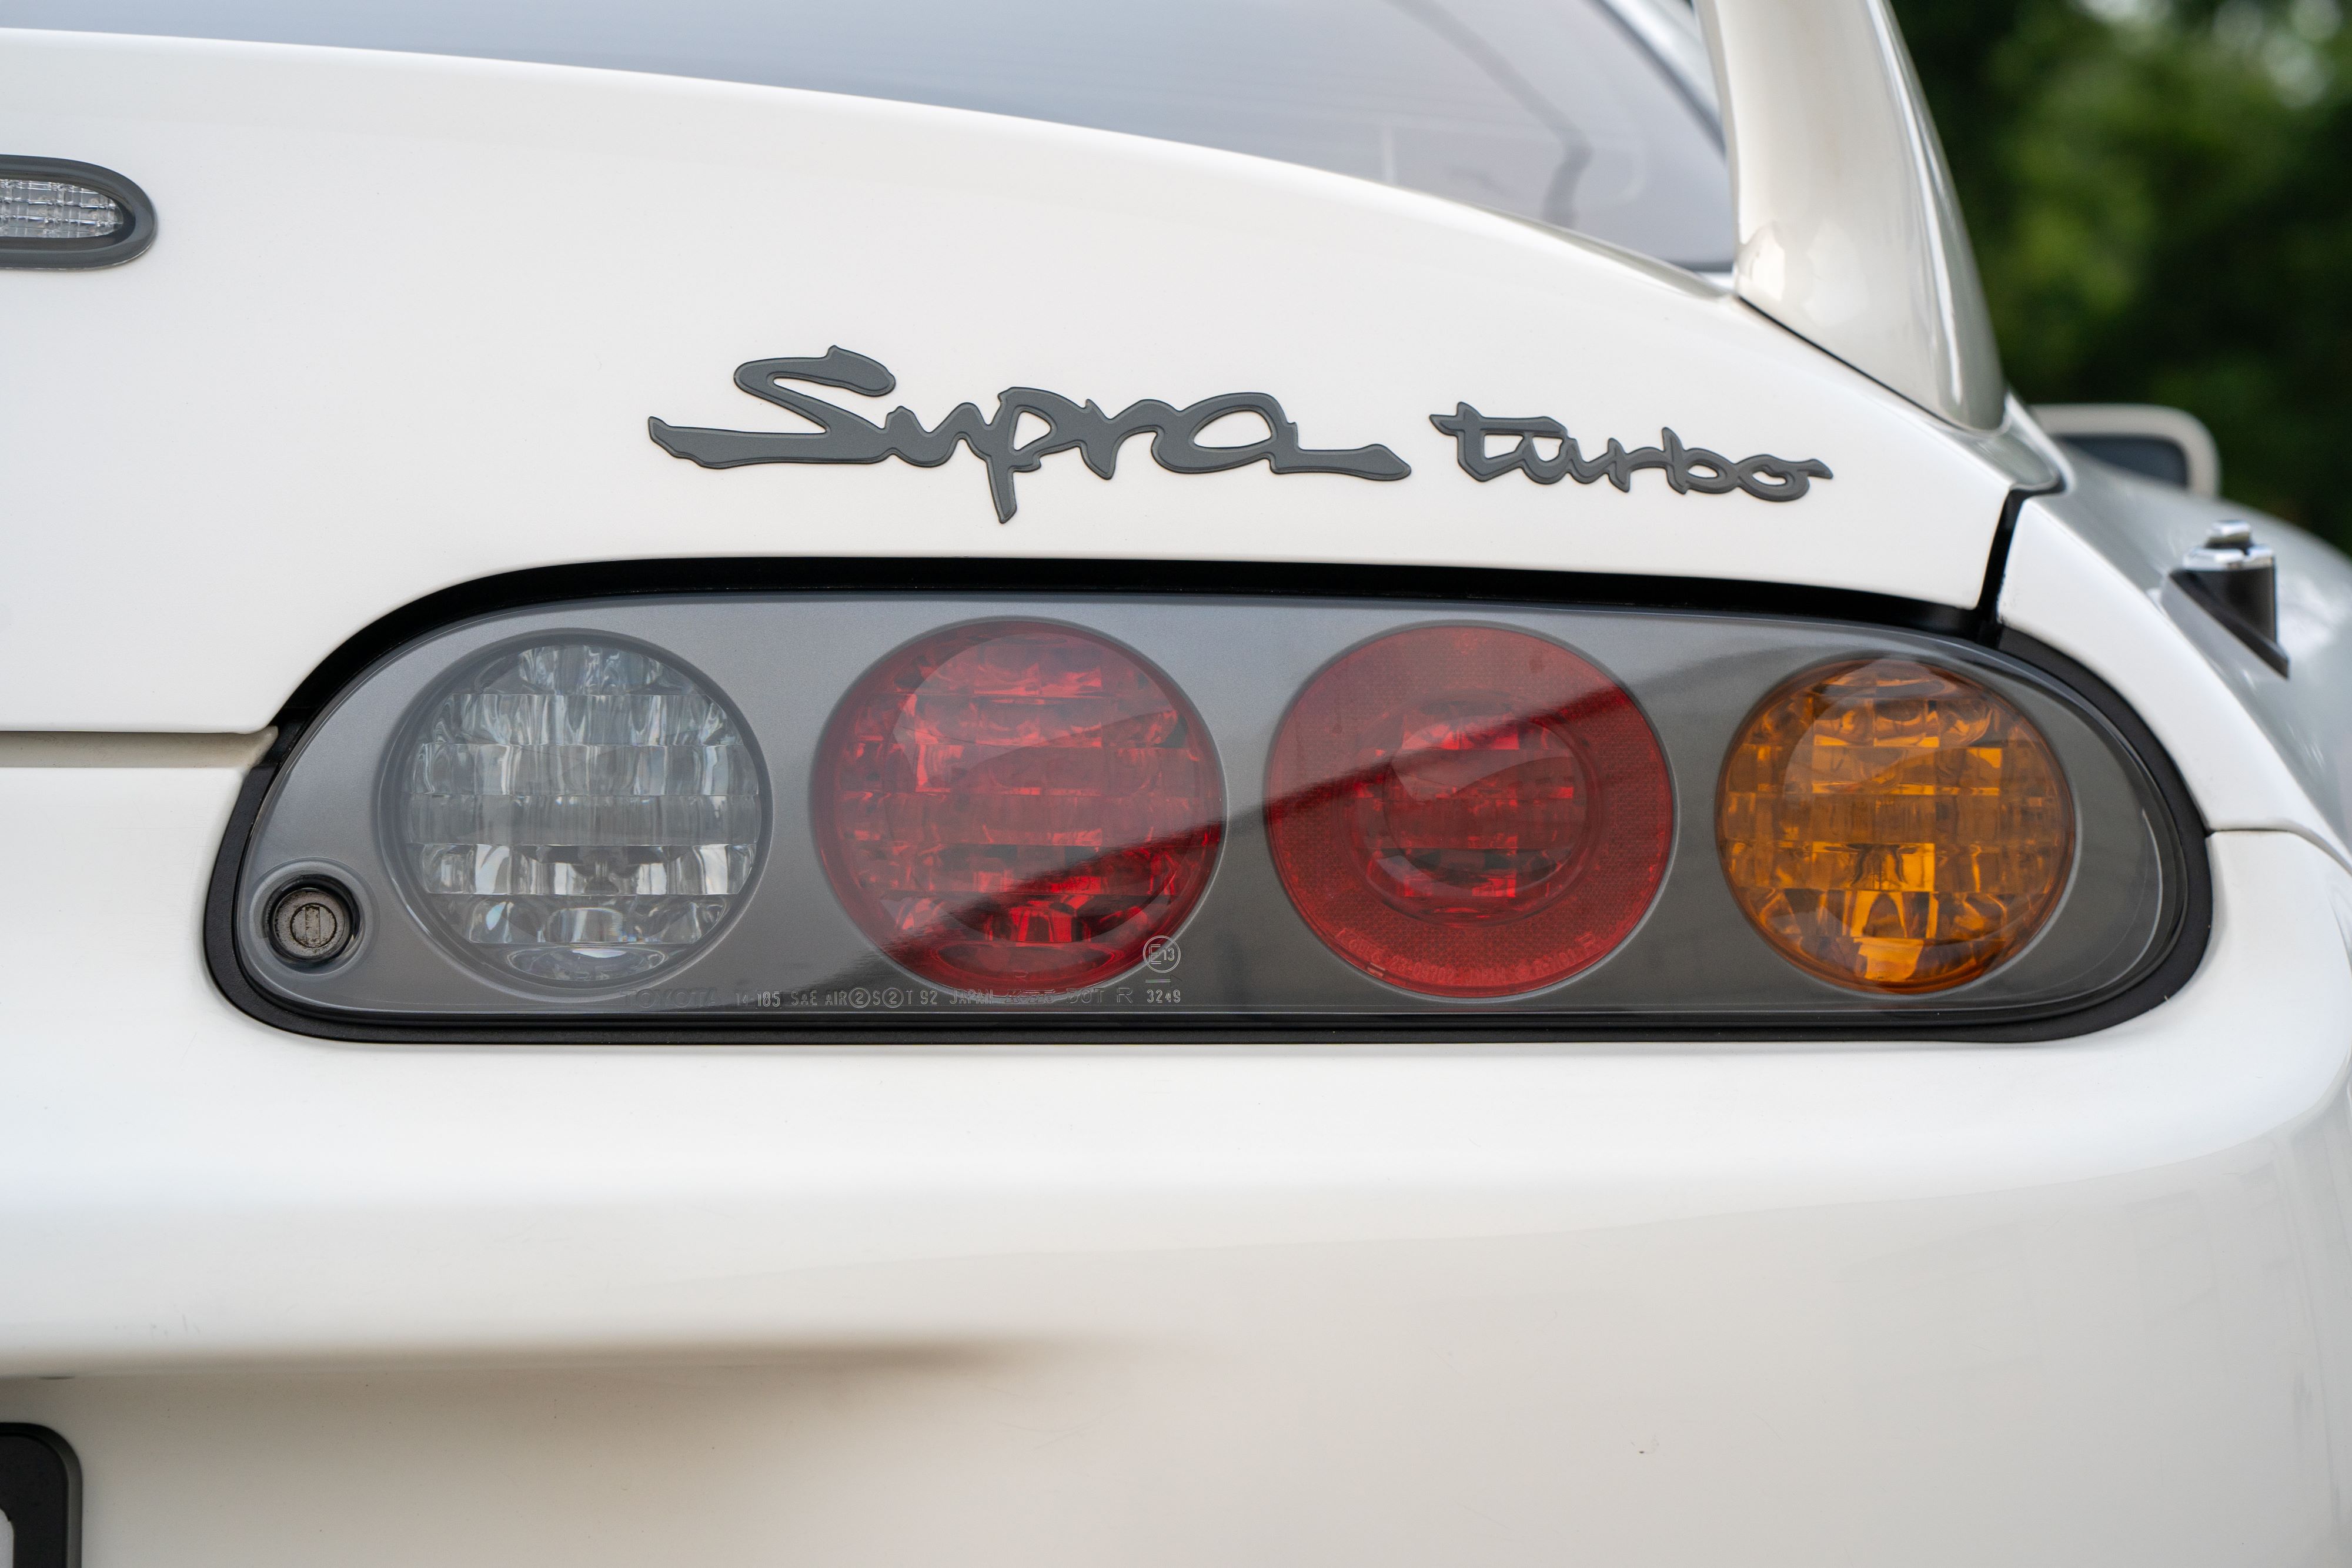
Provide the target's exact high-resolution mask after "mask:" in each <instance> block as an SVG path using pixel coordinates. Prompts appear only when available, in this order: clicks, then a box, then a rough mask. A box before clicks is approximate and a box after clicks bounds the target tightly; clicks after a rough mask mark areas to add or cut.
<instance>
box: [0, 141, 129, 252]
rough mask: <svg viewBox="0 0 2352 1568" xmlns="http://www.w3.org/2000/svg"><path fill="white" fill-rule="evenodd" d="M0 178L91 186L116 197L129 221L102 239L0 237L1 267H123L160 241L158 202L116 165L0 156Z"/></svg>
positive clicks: (115, 201) (126, 220)
mask: <svg viewBox="0 0 2352 1568" xmlns="http://www.w3.org/2000/svg"><path fill="white" fill-rule="evenodd" d="M0 179H9V180H55V181H57V182H58V183H62V184H68V185H87V186H88V187H89V189H91V190H93V191H98V192H100V193H104V194H106V195H108V196H111V197H112V198H113V199H114V203H115V204H116V205H117V206H119V207H121V209H122V214H123V217H124V220H125V221H124V223H123V225H122V226H121V228H119V229H116V230H115V231H114V232H113V233H112V234H110V235H104V236H102V237H100V238H98V239H0V267H16V268H30V269H35V270H40V271H48V272H66V271H74V270H78V269H81V268H86V267H121V265H122V264H123V263H124V262H126V261H135V260H137V259H138V258H139V257H140V256H143V255H145V254H146V252H147V247H148V246H151V245H153V244H154V243H155V204H154V203H152V202H151V201H149V200H148V199H147V193H146V192H144V191H142V190H141V189H140V188H139V187H138V186H136V185H134V184H132V183H131V182H130V181H129V180H127V179H125V178H124V177H123V176H121V175H120V174H118V173H116V172H114V171H113V170H111V169H101V168H100V167H99V166H98V165H97V164H95V163H77V162H74V161H73V160H71V159H69V158H15V157H5V156H0Z"/></svg>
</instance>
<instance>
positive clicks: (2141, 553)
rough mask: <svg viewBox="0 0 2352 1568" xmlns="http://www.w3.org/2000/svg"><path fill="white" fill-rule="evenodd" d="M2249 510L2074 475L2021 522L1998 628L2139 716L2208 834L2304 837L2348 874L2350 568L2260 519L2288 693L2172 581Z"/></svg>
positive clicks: (2089, 474) (2080, 469) (2092, 474)
mask: <svg viewBox="0 0 2352 1568" xmlns="http://www.w3.org/2000/svg"><path fill="white" fill-rule="evenodd" d="M2229 516H2239V517H2242V516H2244V512H2243V510H2242V508H2239V509H2234V510H2233V509H2231V508H2228V507H2225V506H2223V505H2222V504H2221V503H2219V502H2215V501H2211V500H2208V499H2205V498H2203V497H2192V496H2189V495H2188V494H2187V493H2186V492H2183V491H2179V490H2172V489H2168V488H2167V487H2166V486H2158V485H2151V484H2147V483H2144V482H2141V481H2137V480H2134V479H2132V478H2130V477H2129V476H2123V475H2118V474H2116V473H2115V472H2114V471H2113V470H2111V469H2106V468H2104V467H2102V466H2101V465H2095V464H2087V463H2086V464H2080V465H2074V471H2073V473H2072V474H2071V476H2070V483H2069V486H2068V487H2067V489H2066V491H2065V492H2064V493H2063V494H2060V495H2055V496H2046V497H2035V498H2033V499H2032V500H2030V501H2028V502H2027V503H2026V504H2025V506H2024V507H2023V508H2022V509H2021V511H2020V513H2019V516H2018V522H2017V531H2016V534H2015V537H2014V538H2013V539H2012V540H2011V546H2010V552H2009V565H2008V570H2007V571H2006V572H2005V574H2004V575H2003V578H2002V586H2001V594H2000V618H2001V620H2002V622H2004V623H2005V624H2008V625H2011V626H2014V627H2016V628H2017V629H2018V630H2019V631H2021V632H2027V633H2029V634H2030V635H2032V636H2034V637H2038V638H2040V639H2041V640H2042V642H2044V643H2049V644H2050V645H2051V646H2052V647H2054V648H2056V649H2057V650H2058V651H2059V652H2061V653H2065V654H2067V655H2068V656H2070V657H2072V658H2074V659H2077V660H2079V661H2081V662H2082V663H2083V664H2086V665H2088V666H2089V667H2090V668H2091V669H2092V670H2093V671H2095V673H2096V674H2099V675H2100V676H2101V677H2102V678H2103V679H2105V681H2106V682H2107V683H2108V684H2109V685H2113V686H2114V687H2115V688H2116V691H2117V692H2118V693H2119V694H2121V695H2122V696H2123V697H2124V699H2125V700H2126V702H2128V703H2130V704H2131V705H2132V706H2133V708H2134V710H2135V711H2137V713H2138V714H2139V715H2140V716H2141V717H2143V718H2145V719H2146V720H2147V723H2148V726H2149V727H2150V728H2152V729H2153V730H2154V731H2155V732H2156V734H2157V737H2158V739H2159V740H2161V741H2162V742H2163V743H2164V745H2165V748H2166V749H2167V750H2168V751H2169V752H2170V753H2171V755H2172V759H2173V761H2174V762H2175V763H2176V764H2178V765H2179V768H2180V771H2181V774H2182V776H2183V777H2184V778H2185V779H2187V780H2188V783H2189V789H2190V790H2191V791H2192V792H2193V793H2194V794H2195V795H2196V797H2197V801H2198V805H2199V808H2200V810H2203V812H2204V813H2205V819H2206V821H2207V824H2208V825H2209V826H2210V827H2213V828H2217V829H2239V828H2254V829H2272V830H2278V831H2286V832H2294V833H2300V834H2302V835H2304V836H2305V837H2306V838H2308V839H2310V840H2311V841H2313V842H2314V843H2315V844H2317V845H2319V846H2320V847H2321V848H2323V849H2325V850H2326V852H2328V853H2329V854H2331V855H2333V856H2335V857H2336V859H2337V860H2338V861H2339V862H2343V863H2345V864H2347V865H2352V850H2347V844H2346V836H2345V835H2346V831H2347V812H2352V720H2347V712H2346V709H2345V706H2344V701H2343V695H2342V694H2343V693H2344V691H2345V689H2346V682H2347V680H2352V562H2347V561H2346V560H2345V559H2344V557H2343V556H2342V555H2340V554H2338V553H2337V552H2336V550H2334V549H2330V548H2329V547H2328V546H2326V545H2324V544H2322V543H2320V542H2319V541H2318V540H2316V539H2313V538H2309V537H2308V536H2307V535H2303V534H2299V533H2297V532H2295V531H2294V530H2293V529H2290V528H2287V527H2286V526H2285V525H2284V524H2281V523H2275V522H2272V521H2270V520H2269V519H2263V522H2262V523H2261V524H2260V527H2261V528H2262V529H2263V536H2264V538H2269V539H2275V540H2276V541H2278V544H2279V546H2280V548H2281V550H2282V561H2281V569H2280V575H2281V588H2280V597H2281V600H2282V601H2283V603H2284V604H2285V605H2290V606H2292V607H2293V608H2292V610H2291V611H2283V612H2282V615H2281V624H2282V631H2283V632H2292V634H2293V636H2294V648H2293V649H2292V650H2291V653H2292V656H2293V657H2294V660H2295V663H2296V666H2297V674H2295V675H2294V678H2293V679H2292V680H2282V679H2281V678H2280V677H2279V676H2278V675H2276V674H2273V672H2271V671H2270V669H2269V668H2268V667H2267V666H2265V665H2263V664H2262V663H2261V661H2260V660H2258V659H2257V658H2255V657H2254V655H2253V654H2252V653H2249V652H2248V651H2247V650H2246V649H2245V647H2244V646H2243V645H2242V644H2241V643H2238V642H2237V641H2236V639H2235V638H2234V637H2232V636H2231V634H2230V633H2229V632H2226V631H2224V630H2222V629H2221V627H2220V626H2219V625H2218V624H2216V623H2215V622H2213V620H2212V619H2211V618H2210V616H2208V615H2206V614H2205V613H2204V612H2202V611H2201V610H2200V609H2198V607H2197V605H2196V604H2195V602H2194V601H2190V600H2189V599H2188V598H2187V597H2186V596H2185V595H2183V594H2182V593H2181V592H2180V591H2179V589H2177V588H2173V587H2171V586H2169V585H2168V583H2167V581H2166V574H2167V573H2168V571H2169V570H2171V568H2172V567H2173V566H2174V565H2175V564H2177V562H2178V561H2179V557H2180V554H2181V553H2182V552H2184V551H2186V550H2187V549H2189V547H2190V546H2191V545H2194V544H2197V543H2201V542H2202V541H2203V538H2204V537H2205V532H2206V530H2207V529H2208V528H2210V526H2211V523H2212V521H2213V520H2214V519H2215V518H2217V517H2229Z"/></svg>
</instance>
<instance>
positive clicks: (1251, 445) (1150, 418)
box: [646, 348, 1412, 523]
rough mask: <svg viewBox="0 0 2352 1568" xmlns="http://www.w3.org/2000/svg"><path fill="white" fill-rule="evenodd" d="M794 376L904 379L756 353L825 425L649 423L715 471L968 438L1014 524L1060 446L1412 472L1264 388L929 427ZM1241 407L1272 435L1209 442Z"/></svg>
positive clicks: (1353, 473) (1107, 471) (866, 392)
mask: <svg viewBox="0 0 2352 1568" xmlns="http://www.w3.org/2000/svg"><path fill="white" fill-rule="evenodd" d="M784 382H807V383H809V384H810V385H813V386H821V387H838V388H840V389H841V390H843V391H844V392H856V393H857V394H859V395H860V396H862V397H886V396H887V395H888V394H889V393H890V392H892V391H893V390H894V389H895V388H896V387H897V386H898V378H897V377H896V376H893V375H892V374H891V373H890V372H889V371H888V370H887V369H885V368H884V367H883V366H882V365H881V364H880V363H878V362H877V361H873V360H869V359H867V358H866V356H865V355H864V354H853V353H851V352H850V351H849V350H846V349H842V348H834V349H829V350H826V351H825V352H824V355H823V356H822V357H820V358H816V359H788V360H752V361H750V362H748V363H746V364H742V365H739V366H737V367H736V369H735V384H736V385H737V386H739V387H740V388H742V389H743V390H744V391H745V392H750V393H751V395H752V396H753V397H756V398H761V399H763V400H765V401H766V402H772V403H774V404H776V405H777V406H778V407H779V408H788V409H790V410H792V411H793V413H797V414H799V415H801V416H802V417H803V418H804V419H807V420H810V421H812V422H813V423H815V425H816V426H817V428H816V429H815V430H814V431H766V430H701V429H691V428H687V427H684V426H679V425H675V424H670V423H667V422H665V421H663V420H659V419H650V420H647V421H646V431H647V433H648V434H651V435H652V436H653V438H654V442H655V444H656V445H658V446H659V447H660V448H661V449H662V450H663V451H665V452H667V453H668V454H669V455H671V456H673V457H685V458H688V459H691V460H692V461H694V462H696V463H699V464H700V465H703V466H704V467H705V468H734V467H739V466H740V465H744V464H747V463H879V462H882V461H883V460H884V459H886V458H890V457H896V458H898V460H899V461H900V462H902V463H911V464H913V465H915V466H916V467H918V468H936V467H938V466H939V465H940V464H942V463H945V462H946V461H947V460H948V459H949V458H950V457H952V456H954V455H955V449H956V444H958V443H959V442H961V444H963V445H965V446H967V447H969V448H970V449H971V454H972V455H973V456H975V457H977V458H979V459H980V460H981V461H982V463H985V464H986V465H988V493H989V496H990V497H991V498H992V500H994V501H995V503H996V520H997V521H998V522H1000V523H1002V522H1007V521H1010V520H1011V518H1012V517H1013V513H1014V512H1015V511H1016V510H1018V509H1019V507H1020V502H1019V500H1018V499H1017V498H1016V497H1014V495H1013V476H1014V475H1016V474H1034V473H1035V472H1036V471H1037V467H1038V465H1039V464H1041V463H1042V462H1044V460H1045V459H1046V458H1048V457H1051V456H1053V455H1055V453H1057V452H1076V453H1077V454H1078V455H1079V456H1080V457H1081V458H1082V459H1083V460H1084V461H1085V463H1086V465H1087V467H1088V468H1090V469H1092V470H1094V472H1095V474H1096V475H1097V476H1098V477H1100V478H1104V479H1108V478H1109V477H1110V476H1111V475H1112V474H1113V473H1114V472H1115V471H1116V470H1117V469H1118V453H1119V448H1120V447H1121V446H1123V445H1125V444H1126V443H1127V441H1128V439H1129V437H1130V436H1136V435H1141V434H1145V433H1146V432H1149V433H1150V435H1151V458H1152V461H1153V462H1155V463H1157V464H1159V465H1160V466H1161V467H1162V468H1166V469H1169V470H1171V472H1174V473H1178V474H1215V473H1219V472H1221V471H1223V470H1224V469H1227V468H1242V467H1246V466H1247V465H1250V464H1252V463H1264V464H1265V465H1266V466H1267V467H1268V468H1271V469H1273V470H1274V472H1276V474H1344V475H1347V476H1349V477H1351V478H1357V479H1402V478H1403V477H1404V476H1406V475H1408V474H1410V473H1412V469H1411V468H1410V467H1408V466H1406V465H1405V461H1404V459H1403V458H1402V457H1399V456H1398V455H1396V454H1395V453H1393V452H1391V451H1390V450H1389V449H1388V448H1387V447H1385V446H1355V447H1349V448H1347V449H1345V450H1340V451H1324V450H1318V449H1317V448H1313V447H1305V446H1301V445H1300V444H1298V427H1297V425H1295V424H1293V423H1291V422H1290V419H1289V417H1288V416H1287V415H1286V414H1285V413H1283V412H1282V404H1280V403H1278V402H1276V401H1275V400H1274V399H1273V398H1271V397H1268V396H1267V395H1266V394H1265V393H1264V392H1226V393H1225V394H1223V396H1221V397H1210V398H1202V400H1201V401H1200V402H1195V403H1188V404H1186V405H1185V406H1184V407H1182V408H1178V407H1176V406H1174V405H1173V404H1171V403H1165V402H1160V401H1159V400H1158V399H1157V398H1147V399H1145V400H1144V401H1143V402H1137V403H1130V404H1129V405H1128V406H1127V407H1126V408H1125V409H1122V410H1121V411H1120V412H1118V413H1115V414H1114V413H1104V412H1103V410H1102V408H1101V407H1100V406H1099V405H1098V404H1097V403H1095V402H1092V401H1088V402H1084V403H1077V402H1071V401H1070V400H1069V399H1068V398H1066V397H1063V396H1062V395H1060V394H1059V393H1058V392H1041V391H1039V390H1038V389H1037V388H1035V387H1007V388H1006V389H1005V390H1004V391H1003V392H999V393H998V394H997V398H996V412H995V413H993V414H991V415H990V416H988V417H987V418H985V419H983V418H982V417H981V413H980V409H979V407H978V406H977V405H976V404H973V403H969V402H965V403H958V404H957V405H956V406H955V408H954V409H953V410H952V411H950V413H949V414H948V416H947V417H946V418H945V419H942V420H940V423H938V424H936V425H932V426H929V427H926V426H925V425H924V423H923V422H922V420H921V419H920V418H919V417H918V416H917V415H916V413H915V412H914V411H913V410H912V409H909V408H904V407H901V408H894V409H892V410H891V411H890V412H889V413H888V414H887V415H885V416H884V418H883V420H882V423H879V424H877V423H874V421H872V420H870V419H867V418H866V417H865V416H864V415H862V414H859V413H855V412H853V411H852V410H849V409H845V408H843V407H842V406H840V405H839V404H838V403H830V402H825V401H824V400H823V399H822V398H815V397H811V396H810V395H809V394H808V393H806V392H794V391H793V390H792V389H791V388H789V387H787V386H785V385H784V384H783V383H784ZM1229 413H1255V414H1256V415H1258V416H1259V417H1260V418H1262V419H1263V420H1265V428H1266V434H1265V437H1264V438H1263V439H1260V440H1257V441H1252V442H1247V443H1244V444H1241V445H1237V446H1204V445H1202V444H1201V442H1200V439H1199V438H1200V434H1201V432H1202V430H1204V429H1206V428H1207V427H1208V426H1209V425H1210V424H1212V423H1214V422H1215V421H1217V420H1219V419H1222V418H1223V417H1224V416H1225V415H1227V414H1229ZM1024 414H1030V415H1034V416H1035V417H1036V418H1038V419H1041V420H1043V421H1044V422H1045V432H1044V433H1043V434H1038V435H1034V436H1032V437H1030V438H1029V439H1028V440H1027V441H1021V440H1017V439H1016V433H1017V432H1018V430H1019V429H1020V425H1021V419H1022V416H1023V415H1024Z"/></svg>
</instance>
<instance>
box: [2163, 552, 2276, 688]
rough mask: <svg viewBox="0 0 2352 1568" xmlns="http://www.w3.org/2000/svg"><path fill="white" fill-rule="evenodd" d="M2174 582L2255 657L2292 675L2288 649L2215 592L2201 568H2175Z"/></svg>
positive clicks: (2274, 668)
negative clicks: (2182, 569) (2198, 569)
mask: <svg viewBox="0 0 2352 1568" xmlns="http://www.w3.org/2000/svg"><path fill="white" fill-rule="evenodd" d="M2172 580H2173V583H2174V584H2175V585H2176V586H2177V587H2179V590H2180V591H2181V592H2183V593H2185V594H2187V595H2189V598H2191V599H2193V600H2195V601H2197V605H2198V608H2199V609H2200V610H2202V611H2204V612H2205V613H2206V614H2208V615H2210V616H2211V617H2212V618H2213V619H2214V620H2215V621H2218V622H2221V627H2222V629H2223V630H2224V631H2226V632H2229V633H2230V634H2231V636H2233V637H2235V638H2237V640H2238V641H2239V642H2241V643H2244V644H2245V645H2246V646H2247V647H2248V648H2250V649H2252V651H2253V654H2254V656H2255V657H2256V658H2258V659H2260V660H2261V661H2262V662H2263V664H2268V665H2269V666H2270V667H2271V668H2272V669H2273V670H2275V671H2277V672H2278V673H2279V674H2282V675H2288V674H2292V673H2293V672H2292V671H2291V670H2290V668H2289V665H2290V663H2291V661H2290V660H2289V659H2288V658H2287V655H2286V650H2285V649H2284V647H2282V646H2280V644H2279V640H2278V639H2277V638H2276V637H2273V636H2272V635H2271V634H2270V633H2269V632H2265V631H2263V629H2262V628H2261V627H2260V626H2258V625H2256V624H2255V623H2254V622H2252V621H2251V620H2249V619H2248V618H2247V617H2246V615H2245V614H2244V613H2243V612H2242V611H2240V610H2239V608H2238V607H2237V606H2236V605H2234V604H2232V603H2231V602H2230V601H2228V600H2226V599H2224V598H2222V597H2221V594H2220V593H2218V592H2216V591H2215V590H2214V586H2213V583H2212V581H2211V580H2210V578H2209V577H2208V575H2207V574H2206V573H2204V572H2201V571H2176V572H2174V573H2173V574H2172Z"/></svg>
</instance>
